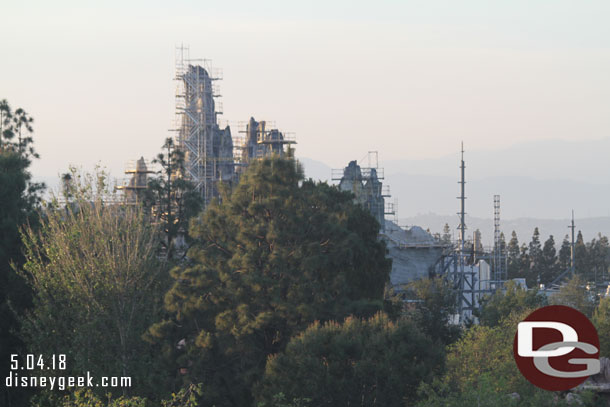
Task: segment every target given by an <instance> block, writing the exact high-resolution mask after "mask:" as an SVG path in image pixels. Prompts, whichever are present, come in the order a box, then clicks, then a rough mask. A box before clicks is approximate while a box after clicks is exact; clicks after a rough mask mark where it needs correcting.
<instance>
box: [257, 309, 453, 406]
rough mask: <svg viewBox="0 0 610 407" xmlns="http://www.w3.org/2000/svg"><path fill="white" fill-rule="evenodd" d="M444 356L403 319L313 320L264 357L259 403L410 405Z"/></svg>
mask: <svg viewBox="0 0 610 407" xmlns="http://www.w3.org/2000/svg"><path fill="white" fill-rule="evenodd" d="M443 353H444V352H443V348H442V347H439V346H433V345H432V342H431V341H430V339H429V338H427V337H426V336H425V335H423V334H422V333H421V332H420V331H419V330H418V329H417V327H416V326H414V325H413V323H412V322H410V321H408V320H405V319H401V320H398V321H395V322H392V321H391V320H390V319H389V318H388V317H387V316H386V315H384V314H377V315H375V316H374V317H373V318H370V319H368V320H360V319H357V318H348V319H346V320H345V321H344V322H343V323H337V322H328V323H326V324H324V325H322V324H320V323H317V322H316V323H314V324H313V325H311V326H310V327H309V328H307V330H306V331H305V332H303V333H302V334H301V335H298V336H296V337H295V338H293V339H292V340H291V341H290V343H289V344H288V346H287V347H286V350H285V351H283V352H280V353H279V354H276V355H274V356H272V357H271V358H270V359H269V362H268V363H267V368H266V369H265V376H264V378H263V380H262V382H261V384H260V386H257V388H258V389H257V393H258V399H259V400H260V404H258V405H259V406H261V407H264V406H275V405H276V404H274V403H273V399H274V397H275V396H277V395H278V394H284V395H285V396H286V398H287V399H288V400H295V399H296V400H309V402H310V404H308V405H311V406H366V407H368V406H370V407H373V406H388V407H392V406H404V405H413V404H412V403H414V402H415V401H416V399H417V388H418V386H419V385H420V383H421V382H422V381H424V380H425V381H430V380H431V379H432V377H433V374H434V373H437V372H438V371H439V370H440V369H439V368H440V367H441V366H442V363H443ZM288 372H289V374H287V373H288ZM405 403H406V404H405Z"/></svg>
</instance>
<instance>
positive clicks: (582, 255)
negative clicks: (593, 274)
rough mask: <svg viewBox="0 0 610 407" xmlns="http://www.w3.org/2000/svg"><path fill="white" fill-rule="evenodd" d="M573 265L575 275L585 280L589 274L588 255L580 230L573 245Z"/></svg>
mask: <svg viewBox="0 0 610 407" xmlns="http://www.w3.org/2000/svg"><path fill="white" fill-rule="evenodd" d="M574 263H575V264H574V268H575V269H576V270H575V273H576V274H579V275H581V276H583V278H584V279H586V278H587V275H588V274H589V264H588V263H589V253H588V250H587V245H586V244H585V239H584V238H583V236H582V232H581V231H580V230H579V231H578V235H577V237H576V242H575V243H574Z"/></svg>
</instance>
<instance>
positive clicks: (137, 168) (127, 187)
mask: <svg viewBox="0 0 610 407" xmlns="http://www.w3.org/2000/svg"><path fill="white" fill-rule="evenodd" d="M152 173H154V171H152V170H150V165H149V164H148V163H146V160H145V159H144V157H140V159H139V160H137V161H132V162H129V163H128V164H127V167H126V169H125V174H126V175H129V176H130V178H129V179H128V180H127V182H125V183H124V184H123V185H119V186H117V189H119V190H122V191H123V193H124V199H125V203H127V204H136V203H140V202H142V200H143V195H144V193H145V191H146V188H147V186H148V174H152Z"/></svg>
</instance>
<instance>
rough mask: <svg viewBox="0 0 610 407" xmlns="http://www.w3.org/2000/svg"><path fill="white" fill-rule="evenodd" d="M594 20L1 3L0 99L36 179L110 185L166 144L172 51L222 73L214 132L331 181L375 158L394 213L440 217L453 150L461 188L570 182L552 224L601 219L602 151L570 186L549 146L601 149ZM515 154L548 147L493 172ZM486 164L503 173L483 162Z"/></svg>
mask: <svg viewBox="0 0 610 407" xmlns="http://www.w3.org/2000/svg"><path fill="white" fill-rule="evenodd" d="M609 11H610V3H607V2H603V1H591V2H587V3H582V2H576V1H566V0H563V1H556V2H552V3H550V2H531V1H524V0H519V1H513V2H507V3H498V2H495V3H488V2H485V1H482V0H468V1H464V2H460V3H459V4H458V3H456V2H452V1H449V0H428V1H409V2H395V1H381V2H378V3H376V4H375V5H374V6H372V5H371V4H370V3H369V2H364V1H337V2H322V1H313V2H308V3H306V4H305V3H303V4H299V3H290V4H287V3H286V2H279V1H270V0H268V1H261V2H258V3H257V4H251V3H250V2H246V1H224V2H221V1H211V2H206V3H205V4H203V3H200V2H194V1H183V2H179V3H176V4H174V5H172V6H168V5H166V4H163V3H154V2H143V1H134V2H120V3H119V2H117V1H108V2H105V3H104V4H91V3H82V2H77V1H58V2H53V3H48V2H43V1H41V0H39V1H33V2H28V3H17V2H13V3H9V4H6V5H4V6H3V13H2V15H1V16H0V34H1V35H2V36H3V38H6V39H10V40H7V41H3V42H2V43H0V55H2V56H3V63H2V64H0V91H1V92H2V93H1V94H0V97H1V98H6V99H7V100H8V101H9V103H10V104H11V106H13V107H14V108H16V107H23V108H24V109H25V110H26V111H27V112H28V113H29V114H30V115H32V116H33V117H34V119H35V123H34V128H35V133H34V138H35V146H36V148H37V150H38V151H39V152H40V154H41V159H40V160H37V161H36V162H34V165H33V173H34V174H35V175H36V176H38V177H46V178H48V177H55V176H56V175H57V174H59V173H61V172H65V171H66V169H67V167H68V164H75V165H81V166H84V167H85V168H91V167H92V166H93V165H94V164H95V163H97V162H101V163H102V164H103V165H105V166H107V167H108V168H109V169H110V171H111V172H112V174H113V175H114V176H117V177H120V176H121V172H122V170H123V168H124V164H125V163H126V162H127V161H130V160H134V159H137V158H139V157H140V156H144V157H147V158H151V157H153V156H154V155H155V154H156V153H157V152H158V151H159V149H160V146H161V144H162V143H163V140H164V138H166V137H168V136H170V135H171V134H172V133H170V132H168V130H169V129H170V128H172V127H173V124H172V121H173V118H174V86H175V83H174V82H173V78H174V67H173V65H174V50H175V47H176V46H177V45H180V44H185V45H189V46H190V55H191V57H193V58H209V59H212V60H213V62H214V65H215V66H217V67H220V68H222V69H223V72H224V74H223V76H224V80H223V81H221V82H220V90H221V94H222V95H223V97H222V99H221V101H222V103H223V105H224V116H223V118H224V119H225V120H228V124H230V125H231V128H232V131H233V133H234V134H235V133H237V130H238V128H237V127H238V122H241V121H245V120H248V119H249V118H250V117H251V116H254V117H255V118H257V119H258V120H269V121H273V122H275V123H276V124H277V126H278V127H279V128H280V129H281V130H284V131H289V132H295V133H296V137H297V141H298V143H299V144H298V145H297V155H298V156H299V157H309V158H311V159H313V160H318V161H320V162H323V163H327V164H328V166H331V167H334V168H340V167H342V166H344V165H345V164H346V163H347V162H348V161H350V160H353V159H358V158H359V157H362V156H363V155H364V154H365V153H366V152H367V151H370V150H377V151H379V155H380V160H381V161H382V163H384V165H385V167H386V175H388V183H390V184H391V185H392V186H393V188H404V189H405V192H404V193H402V194H405V198H402V197H401V199H400V200H401V201H402V203H401V204H400V205H401V208H403V210H404V212H403V213H405V214H407V215H415V214H417V213H418V211H419V208H418V207H417V205H414V204H413V203H414V202H423V204H425V205H427V206H434V205H435V204H436V203H437V202H438V201H439V199H443V200H446V199H445V198H443V197H445V195H446V196H449V197H450V198H449V199H450V201H448V202H451V205H453V204H454V203H453V202H452V201H453V199H454V196H455V191H456V190H457V188H456V189H454V187H455V184H454V182H455V180H456V178H455V177H456V176H457V169H456V167H457V165H458V162H459V161H458V160H459V146H460V142H461V141H462V140H463V141H464V143H465V147H466V150H467V165H468V166H469V167H468V170H467V171H468V177H469V180H472V181H474V180H477V179H480V180H487V181H489V182H491V180H492V179H493V178H494V177H526V178H528V179H529V180H530V181H532V180H533V181H532V183H531V185H530V189H533V190H537V189H539V185H541V184H540V183H546V184H547V186H548V187H549V188H550V187H552V186H553V184H552V183H549V182H548V181H549V180H556V181H560V183H559V184H557V185H556V186H557V188H560V189H561V188H565V186H566V185H567V184H566V183H565V182H566V181H570V182H575V183H576V184H578V188H580V187H582V188H583V189H581V190H579V193H581V194H591V195H590V196H586V195H585V196H583V197H582V200H587V199H588V200H590V201H591V202H592V204H591V205H590V207H585V206H586V202H585V203H584V204H583V203H581V202H565V203H564V202H561V206H559V204H557V205H556V206H555V207H553V208H552V211H551V212H552V216H553V217H557V216H559V214H560V213H564V212H563V209H562V208H563V207H564V206H565V210H566V211H569V209H570V208H571V207H574V206H579V208H578V213H582V214H586V213H589V214H590V216H606V215H608V213H607V212H608V211H607V210H603V205H605V204H604V202H603V201H600V200H602V199H606V197H607V196H606V195H604V193H602V192H599V191H600V188H598V187H599V186H603V185H606V184H607V183H606V182H605V181H604V179H605V176H606V174H608V173H609V172H608V171H606V167H605V166H604V165H603V162H605V161H606V160H602V161H600V158H599V157H601V156H603V153H604V152H606V151H608V152H610V143H607V144H604V148H603V149H599V148H597V149H589V150H590V151H595V152H596V154H597V155H595V157H594V158H587V157H573V158H574V159H575V162H577V163H586V164H587V165H588V167H586V168H583V169H582V171H581V170H580V169H578V168H573V169H572V173H571V174H569V175H570V176H566V175H565V172H566V171H565V170H566V168H560V167H558V162H560V161H563V162H565V164H564V165H563V167H566V166H569V162H567V161H566V157H565V156H564V155H563V154H565V151H569V150H570V148H564V147H565V146H566V145H568V147H569V146H575V145H585V147H586V145H589V144H591V145H597V144H596V143H598V144H599V142H600V140H602V139H604V138H605V137H607V136H608V135H610V131H609V130H610V115H608V114H607V112H608V111H610V80H609V78H608V75H607V72H609V71H610V26H609V25H608V24H607V19H606V16H607V15H608V12H609ZM551 140H552V142H551ZM527 143H534V144H530V145H534V146H535V145H536V143H541V144H539V145H544V146H547V147H548V146H552V145H554V144H556V145H557V148H547V149H541V148H536V147H534V148H533V149H532V150H531V151H530V153H528V152H526V151H521V152H520V154H521V156H526V155H527V157H526V159H525V160H524V162H526V163H527V164H523V165H521V162H510V157H511V155H510V154H509V153H510V151H511V149H513V148H518V147H519V146H520V145H524V144H527ZM571 143H577V144H571ZM602 144H603V143H602ZM602 144H599V145H602ZM606 147H607V148H608V149H607V150H605V148H606ZM576 150H579V151H589V150H587V148H582V149H579V148H576ZM502 151H504V152H507V154H499V153H498V152H502ZM528 154H529V155H528ZM500 155H502V156H504V157H509V158H505V159H503V161H502V160H501V161H498V160H491V159H489V160H485V159H484V158H485V156H490V157H499V156H500ZM534 156H538V158H539V160H538V161H537V162H534V160H533V159H532V157H534ZM447 157H450V158H451V157H454V160H453V161H452V160H451V159H447ZM512 157H513V159H515V157H517V156H516V155H515V154H513V156H512ZM518 159H520V158H518ZM522 161H523V160H522ZM449 165H450V166H451V168H450V171H451V172H448V171H449V167H448V166H449ZM591 169H593V170H591ZM415 170H417V171H415ZM608 170H609V171H610V169H608ZM553 171H554V172H555V173H557V174H559V175H558V176H556V177H553V176H552V175H553ZM587 172H588V175H587ZM391 174H402V177H403V178H401V179H404V175H405V174H406V175H410V176H413V175H425V176H427V177H436V178H434V182H436V181H438V183H437V184H433V185H438V186H439V188H435V190H436V189H439V190H442V189H444V188H447V190H446V191H444V192H443V195H442V196H438V195H434V194H429V195H428V196H426V195H423V196H422V195H421V194H422V193H423V192H426V190H425V187H426V184H428V185H429V181H430V179H429V180H428V181H426V180H423V181H422V178H420V179H419V180H410V183H409V182H406V181H409V180H408V179H406V180H405V182H399V181H397V180H395V179H390V175H391ZM541 174H543V175H541ZM416 181H417V182H416ZM420 181H421V182H422V183H421V185H420V184H418V182H420ZM536 181H539V182H538V183H536ZM513 184H515V183H513ZM517 184H518V183H517ZM585 184H587V185H589V184H594V185H597V187H593V189H591V188H589V186H586V187H583V185H585ZM401 185H403V186H401ZM413 185H416V187H414V186H413ZM417 185H420V186H417ZM511 185H512V184H511ZM572 187H574V188H576V185H572ZM414 188H415V190H416V191H417V195H418V197H417V199H413V197H411V196H409V189H414ZM418 188H419V189H418ZM587 188H589V189H587ZM596 188H597V189H596ZM420 190H421V191H420ZM470 191H473V192H474V193H475V195H476V190H475V189H471V190H470ZM518 191H519V190H517V191H515V192H518ZM526 191H527V189H526V190H524V191H523V193H525V192H526ZM396 192H397V193H398V192H400V191H399V190H398V189H396ZM481 194H482V195H481V199H478V198H476V196H472V197H469V199H471V202H473V203H472V204H470V205H471V206H470V207H471V208H472V209H473V210H474V214H475V215H476V214H477V213H478V212H481V213H483V212H484V211H485V210H487V209H486V208H488V207H490V206H491V204H489V203H488V202H486V201H485V199H487V198H486V196H487V195H488V192H487V190H484V191H482V192H481ZM511 194H512V190H510V189H509V190H507V192H506V193H504V194H502V195H503V197H504V196H505V198H504V199H506V205H505V207H506V210H507V211H508V213H510V211H511V209H510V208H511V207H512V208H517V206H515V205H512V206H511V205H509V200H510V199H515V200H518V199H521V200H524V199H526V198H527V197H526V196H520V197H519V196H512V198H511ZM562 196H563V195H558V196H557V197H554V199H555V200H557V199H559V198H562ZM490 199H491V198H490ZM476 202H481V204H480V208H477V206H476V205H477V204H476ZM423 204H422V205H423ZM540 207H541V206H540V205H539V204H534V205H532V209H535V212H536V214H537V212H539V211H540V210H541V209H540ZM441 209H442V208H441ZM443 212H447V210H443ZM523 215H524V212H523V211H522V210H521V209H518V210H514V215H513V216H514V217H519V216H523Z"/></svg>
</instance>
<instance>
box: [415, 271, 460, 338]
mask: <svg viewBox="0 0 610 407" xmlns="http://www.w3.org/2000/svg"><path fill="white" fill-rule="evenodd" d="M405 294H406V297H407V298H408V299H411V300H416V301H417V302H416V303H415V309H414V310H411V311H410V312H409V314H408V315H409V317H410V318H411V319H413V320H414V321H415V322H416V323H417V326H418V327H419V328H420V329H421V330H422V332H423V333H425V334H426V335H428V336H429V337H430V338H433V339H434V340H438V341H440V343H441V344H442V345H443V346H446V345H449V344H451V343H453V342H454V341H455V340H456V339H457V338H458V337H459V334H460V328H459V326H456V325H454V324H452V323H451V318H452V317H453V315H455V314H456V312H457V305H456V304H457V293H456V291H455V290H454V289H453V287H451V285H450V284H449V283H448V282H446V281H445V280H444V279H443V278H442V277H433V278H422V279H418V280H416V281H414V282H412V283H410V284H408V285H407V286H406V289H405Z"/></svg>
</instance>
